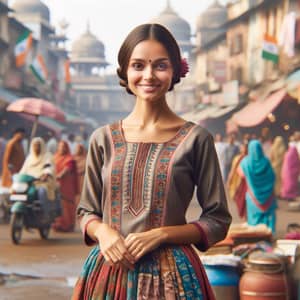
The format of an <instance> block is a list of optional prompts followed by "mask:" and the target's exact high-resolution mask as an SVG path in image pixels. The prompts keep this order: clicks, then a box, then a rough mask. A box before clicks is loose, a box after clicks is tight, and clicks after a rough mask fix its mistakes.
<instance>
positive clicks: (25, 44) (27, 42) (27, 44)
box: [14, 30, 32, 67]
mask: <svg viewBox="0 0 300 300" xmlns="http://www.w3.org/2000/svg"><path fill="white" fill-rule="evenodd" d="M31 44H32V33H31V32H30V31H28V30H27V31H25V32H24V33H23V34H21V35H20V36H19V38H18V40H17V42H16V45H15V49H14V54H15V57H16V66H17V67H22V66H24V64H25V62H26V57H27V54H28V52H29V50H30V48H31Z"/></svg>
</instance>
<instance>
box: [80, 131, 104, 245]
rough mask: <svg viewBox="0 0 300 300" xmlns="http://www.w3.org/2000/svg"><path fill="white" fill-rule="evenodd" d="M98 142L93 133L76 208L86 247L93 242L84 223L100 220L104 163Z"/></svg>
mask: <svg viewBox="0 0 300 300" xmlns="http://www.w3.org/2000/svg"><path fill="white" fill-rule="evenodd" d="M100 140H101V138H100V136H99V132H98V131H96V132H94V133H93V135H92V136H91V141H90V145H89V149H88V154H87V159H86V167H85V176H84V181H83V187H82V192H81V197H80V202H79V204H78V207H77V215H78V217H79V218H80V227H81V229H82V231H83V234H84V240H85V242H86V244H87V245H91V244H93V242H94V241H93V240H91V239H90V238H89V237H88V236H87V234H86V232H85V230H84V229H85V228H86V226H85V224H86V222H88V221H89V219H90V218H92V217H93V218H95V217H98V218H99V220H101V219H102V190H103V179H102V167H103V163H104V153H103V151H104V150H103V145H101V143H100Z"/></svg>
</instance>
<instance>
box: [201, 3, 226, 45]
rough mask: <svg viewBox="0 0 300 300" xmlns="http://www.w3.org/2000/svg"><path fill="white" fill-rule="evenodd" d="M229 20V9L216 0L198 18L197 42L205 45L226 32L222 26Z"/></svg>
mask: <svg viewBox="0 0 300 300" xmlns="http://www.w3.org/2000/svg"><path fill="white" fill-rule="evenodd" d="M226 22H227V9H226V7H225V6H223V5H221V4H220V3H219V2H218V0H215V1H214V2H213V3H212V4H211V5H210V6H209V7H208V8H207V9H206V10H205V11H204V12H203V13H202V14H201V15H200V16H199V17H198V19H197V22H196V23H197V24H196V43H197V46H200V47H201V46H204V45H205V44H207V43H209V42H210V41H212V40H213V39H215V38H216V37H218V36H219V35H220V34H222V33H223V32H225V29H224V28H223V27H222V25H223V24H225V23H226Z"/></svg>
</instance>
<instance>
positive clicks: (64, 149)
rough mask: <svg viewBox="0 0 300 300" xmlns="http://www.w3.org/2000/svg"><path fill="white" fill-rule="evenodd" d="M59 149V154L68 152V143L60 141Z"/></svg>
mask: <svg viewBox="0 0 300 300" xmlns="http://www.w3.org/2000/svg"><path fill="white" fill-rule="evenodd" d="M57 150H58V153H59V154H62V155H64V154H67V152H68V146H67V144H66V143H65V142H60V143H59V144H58V149H57Z"/></svg>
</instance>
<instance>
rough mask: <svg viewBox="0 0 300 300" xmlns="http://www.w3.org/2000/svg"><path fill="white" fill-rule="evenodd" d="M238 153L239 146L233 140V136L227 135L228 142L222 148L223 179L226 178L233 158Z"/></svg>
mask: <svg viewBox="0 0 300 300" xmlns="http://www.w3.org/2000/svg"><path fill="white" fill-rule="evenodd" d="M238 154H239V147H238V145H237V144H236V142H235V136H234V135H233V134H230V135H229V136H228V142H227V145H226V147H225V149H224V181H225V182H226V181H227V179H228V175H229V172H230V169H231V164H232V161H233V158H234V157H235V156H236V155H238Z"/></svg>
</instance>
